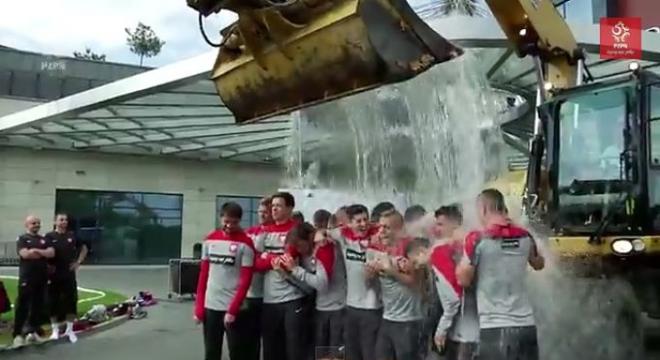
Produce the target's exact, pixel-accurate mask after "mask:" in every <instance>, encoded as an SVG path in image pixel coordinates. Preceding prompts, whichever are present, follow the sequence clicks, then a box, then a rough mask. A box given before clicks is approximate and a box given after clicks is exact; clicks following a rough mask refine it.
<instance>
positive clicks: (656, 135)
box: [650, 84, 660, 166]
mask: <svg viewBox="0 0 660 360" xmlns="http://www.w3.org/2000/svg"><path fill="white" fill-rule="evenodd" d="M650 95H651V96H650V100H651V103H650V115H651V116H650V121H651V129H650V130H651V131H650V135H651V136H650V137H651V164H652V165H653V166H660V84H656V85H655V86H652V87H651V94H650Z"/></svg>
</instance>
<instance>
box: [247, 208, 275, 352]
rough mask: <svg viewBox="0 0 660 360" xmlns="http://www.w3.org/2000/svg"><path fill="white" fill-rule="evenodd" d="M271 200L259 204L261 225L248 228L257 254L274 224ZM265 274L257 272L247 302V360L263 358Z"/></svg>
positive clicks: (261, 249) (260, 251)
mask: <svg viewBox="0 0 660 360" xmlns="http://www.w3.org/2000/svg"><path fill="white" fill-rule="evenodd" d="M271 201H272V200H271V198H270V197H265V198H263V199H261V202H260V203H259V210H258V212H257V214H258V215H259V224H257V225H254V226H252V227H250V228H248V229H247V230H246V231H245V233H246V234H247V235H248V236H249V237H250V239H252V242H253V244H254V249H255V251H256V252H257V254H259V253H262V252H263V251H264V243H263V240H264V238H263V237H260V236H259V234H261V233H262V232H263V230H264V228H265V227H266V226H269V225H271V224H272V223H273V216H272V214H271ZM263 298H264V274H262V273H259V272H257V271H255V272H254V275H253V276H252V284H251V285H250V290H248V294H247V299H246V300H245V303H246V305H247V306H246V309H245V312H244V314H245V321H246V322H247V326H248V327H249V329H250V330H249V332H248V333H249V334H250V335H249V338H248V339H246V340H245V341H246V342H247V343H248V347H249V349H250V354H249V356H248V357H246V358H245V360H259V359H260V357H261V318H262V316H263V315H262V311H261V309H262V307H263V303H264V299H263Z"/></svg>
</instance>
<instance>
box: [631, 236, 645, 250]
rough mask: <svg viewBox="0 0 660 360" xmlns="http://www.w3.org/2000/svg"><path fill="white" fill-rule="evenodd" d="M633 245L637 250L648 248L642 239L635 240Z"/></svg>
mask: <svg viewBox="0 0 660 360" xmlns="http://www.w3.org/2000/svg"><path fill="white" fill-rule="evenodd" d="M632 246H633V249H634V250H635V251H636V252H642V251H644V250H645V249H646V244H644V241H642V239H635V240H633V241H632Z"/></svg>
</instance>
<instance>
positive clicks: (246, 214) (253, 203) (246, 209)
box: [215, 195, 262, 229]
mask: <svg viewBox="0 0 660 360" xmlns="http://www.w3.org/2000/svg"><path fill="white" fill-rule="evenodd" d="M261 198H262V197H261V196H223V195H218V196H216V198H215V206H216V210H217V211H216V214H220V209H221V208H222V205H223V204H224V203H226V202H230V201H233V202H235V203H237V204H239V205H240V206H241V207H242V208H243V219H241V227H242V228H243V229H247V228H249V227H250V226H254V225H257V224H258V223H259V214H258V212H259V202H260V201H261ZM215 218H216V219H215V224H216V227H220V217H219V216H217V215H216V217H215Z"/></svg>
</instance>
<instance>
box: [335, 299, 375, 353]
mask: <svg viewBox="0 0 660 360" xmlns="http://www.w3.org/2000/svg"><path fill="white" fill-rule="evenodd" d="M382 317H383V310H381V309H378V310H366V309H356V308H352V307H347V308H346V316H345V318H344V320H345V322H344V336H345V337H346V341H345V344H346V360H374V359H375V358H376V339H377V338H378V329H379V328H380V322H381V318H382Z"/></svg>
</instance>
